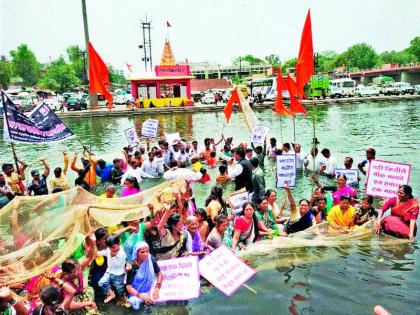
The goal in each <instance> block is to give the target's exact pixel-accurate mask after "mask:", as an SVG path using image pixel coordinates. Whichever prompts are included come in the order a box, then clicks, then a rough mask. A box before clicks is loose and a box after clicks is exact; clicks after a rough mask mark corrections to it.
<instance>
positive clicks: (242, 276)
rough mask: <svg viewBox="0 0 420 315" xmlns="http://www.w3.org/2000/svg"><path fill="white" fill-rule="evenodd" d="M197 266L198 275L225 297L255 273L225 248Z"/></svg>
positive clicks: (214, 252) (217, 250) (207, 257)
mask: <svg viewBox="0 0 420 315" xmlns="http://www.w3.org/2000/svg"><path fill="white" fill-rule="evenodd" d="M198 266H199V269H200V274H201V275H202V276H203V277H204V278H206V279H207V280H208V281H209V282H210V283H211V284H212V285H214V286H215V287H216V288H218V289H219V290H220V291H222V292H223V293H224V294H226V295H227V296H231V295H232V294H233V293H234V292H235V291H236V290H237V289H238V288H239V287H240V286H241V285H243V284H244V283H245V282H246V281H248V280H249V279H250V278H251V277H252V276H253V275H254V274H255V273H256V272H255V270H254V269H252V268H251V267H249V266H248V265H247V264H245V263H244V262H243V261H242V260H240V259H239V258H238V257H236V255H235V254H234V253H232V252H231V251H230V250H229V249H228V248H227V247H225V246H221V247H219V248H217V249H216V250H215V251H213V252H212V253H211V254H209V255H207V256H206V257H204V258H203V259H202V260H200V262H199V263H198Z"/></svg>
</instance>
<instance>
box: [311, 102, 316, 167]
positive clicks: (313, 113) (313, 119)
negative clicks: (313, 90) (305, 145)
mask: <svg viewBox="0 0 420 315" xmlns="http://www.w3.org/2000/svg"><path fill="white" fill-rule="evenodd" d="M315 118H316V106H315V99H314V98H313V97H312V133H313V135H314V136H313V139H312V142H313V146H312V148H313V150H314V156H313V157H312V175H315V158H316V155H315V149H316V134H315Z"/></svg>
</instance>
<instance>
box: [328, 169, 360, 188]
mask: <svg viewBox="0 0 420 315" xmlns="http://www.w3.org/2000/svg"><path fill="white" fill-rule="evenodd" d="M334 173H335V178H337V177H338V176H340V175H346V178H347V184H348V185H351V184H358V183H359V179H358V178H359V170H358V169H356V168H350V169H347V168H336V169H335V170H334Z"/></svg>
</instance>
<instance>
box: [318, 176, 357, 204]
mask: <svg viewBox="0 0 420 315" xmlns="http://www.w3.org/2000/svg"><path fill="white" fill-rule="evenodd" d="M312 179H313V180H314V182H315V184H316V185H317V186H318V187H319V188H323V189H324V190H325V191H332V198H333V205H334V206H336V205H338V204H339V203H340V198H341V196H343V195H347V196H350V198H351V200H350V203H351V205H352V206H353V207H354V206H355V204H356V197H357V190H356V189H354V188H353V187H351V186H350V185H347V177H346V175H339V176H338V177H337V186H325V185H323V184H322V183H321V182H320V181H319V180H318V178H317V177H316V176H315V175H312Z"/></svg>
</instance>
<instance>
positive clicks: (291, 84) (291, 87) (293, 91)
mask: <svg viewBox="0 0 420 315" xmlns="http://www.w3.org/2000/svg"><path fill="white" fill-rule="evenodd" d="M287 88H288V91H289V94H290V110H291V111H292V112H293V113H296V114H298V113H301V114H304V115H307V114H308V113H307V112H306V109H305V106H303V105H302V103H301V102H299V101H298V100H297V99H296V97H295V96H296V95H298V89H297V86H296V82H295V81H293V79H292V78H291V77H290V75H287Z"/></svg>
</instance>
